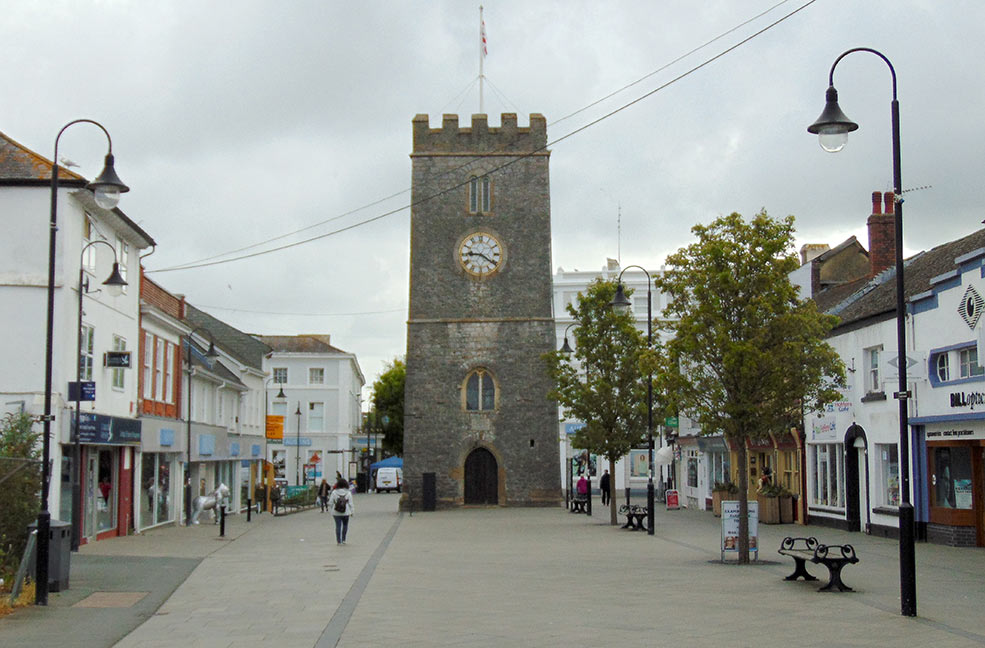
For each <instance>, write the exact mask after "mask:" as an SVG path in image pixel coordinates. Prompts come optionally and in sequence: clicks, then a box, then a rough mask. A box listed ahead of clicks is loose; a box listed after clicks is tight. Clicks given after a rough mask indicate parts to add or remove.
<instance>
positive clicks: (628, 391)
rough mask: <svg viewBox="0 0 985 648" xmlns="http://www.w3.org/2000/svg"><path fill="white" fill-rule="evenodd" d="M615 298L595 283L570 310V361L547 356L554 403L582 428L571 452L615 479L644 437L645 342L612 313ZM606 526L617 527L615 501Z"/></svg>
mask: <svg viewBox="0 0 985 648" xmlns="http://www.w3.org/2000/svg"><path fill="white" fill-rule="evenodd" d="M615 294H616V285H615V284H614V283H613V282H611V281H603V280H601V279H596V280H595V281H593V282H592V283H591V284H590V285H589V286H588V289H587V291H586V292H585V293H579V295H578V303H577V305H575V304H569V305H568V313H570V314H571V316H572V317H573V318H574V320H575V327H576V328H575V327H572V329H573V330H572V333H573V336H574V339H575V350H574V358H573V360H576V361H577V366H576V365H575V364H573V363H572V358H569V357H567V355H566V354H564V353H562V352H560V351H554V352H552V353H548V354H545V356H544V358H545V360H546V361H547V364H548V370H549V371H550V373H551V376H552V377H553V379H554V384H555V388H554V389H553V390H551V392H550V393H549V394H548V395H547V396H548V398H551V399H556V400H557V401H558V403H559V404H560V406H561V407H562V408H563V411H564V413H565V415H566V416H568V417H570V418H575V419H578V420H580V421H582V422H583V423H584V424H585V425H584V427H582V428H581V429H579V430H578V431H577V432H575V434H574V435H573V438H572V440H571V443H572V445H573V446H574V447H576V448H579V449H582V450H588V451H589V452H591V453H595V454H599V455H602V456H603V457H605V458H606V459H608V461H609V474H611V475H615V474H616V461H618V460H619V459H620V458H622V457H623V456H625V455H626V454H628V453H629V451H630V449H631V448H633V447H634V446H636V445H638V444H639V443H640V442H641V441H642V439H643V436H644V435H645V433H646V415H647V411H646V377H645V374H644V373H641V367H640V360H641V358H642V355H643V352H644V351H645V349H646V339H645V338H644V337H643V335H642V334H641V333H640V332H639V331H638V330H637V329H636V326H635V324H634V323H633V317H632V315H630V314H629V313H616V312H615V311H614V310H613V309H612V308H610V306H609V303H610V302H611V301H612V298H613V297H614V296H615ZM609 521H610V523H612V524H617V519H616V499H615V498H612V500H611V503H610V506H609Z"/></svg>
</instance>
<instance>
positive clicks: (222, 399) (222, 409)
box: [216, 387, 226, 425]
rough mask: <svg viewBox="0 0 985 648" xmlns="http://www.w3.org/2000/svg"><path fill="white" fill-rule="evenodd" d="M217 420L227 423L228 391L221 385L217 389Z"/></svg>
mask: <svg viewBox="0 0 985 648" xmlns="http://www.w3.org/2000/svg"><path fill="white" fill-rule="evenodd" d="M216 421H217V422H218V423H219V425H224V424H225V423H226V392H224V391H223V390H222V388H221V387H220V388H219V389H217V390H216Z"/></svg>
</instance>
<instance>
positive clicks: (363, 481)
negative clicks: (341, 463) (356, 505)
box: [356, 472, 369, 493]
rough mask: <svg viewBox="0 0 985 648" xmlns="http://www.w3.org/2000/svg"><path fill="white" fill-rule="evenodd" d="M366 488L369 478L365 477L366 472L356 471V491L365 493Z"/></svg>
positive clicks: (367, 487)
mask: <svg viewBox="0 0 985 648" xmlns="http://www.w3.org/2000/svg"><path fill="white" fill-rule="evenodd" d="M368 489H369V479H368V478H367V476H366V473H364V472H361V473H356V492H357V493H365V492H367V491H368Z"/></svg>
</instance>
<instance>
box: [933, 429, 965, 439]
mask: <svg viewBox="0 0 985 648" xmlns="http://www.w3.org/2000/svg"><path fill="white" fill-rule="evenodd" d="M974 434H975V432H974V430H928V431H927V438H928V439H931V438H934V437H960V436H973V435H974Z"/></svg>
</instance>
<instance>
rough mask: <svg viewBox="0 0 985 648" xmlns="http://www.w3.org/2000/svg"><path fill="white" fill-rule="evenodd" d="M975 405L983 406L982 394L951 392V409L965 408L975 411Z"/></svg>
mask: <svg viewBox="0 0 985 648" xmlns="http://www.w3.org/2000/svg"><path fill="white" fill-rule="evenodd" d="M975 405H978V406H979V407H982V406H983V405H985V393H983V392H951V407H967V408H969V409H975Z"/></svg>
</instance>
